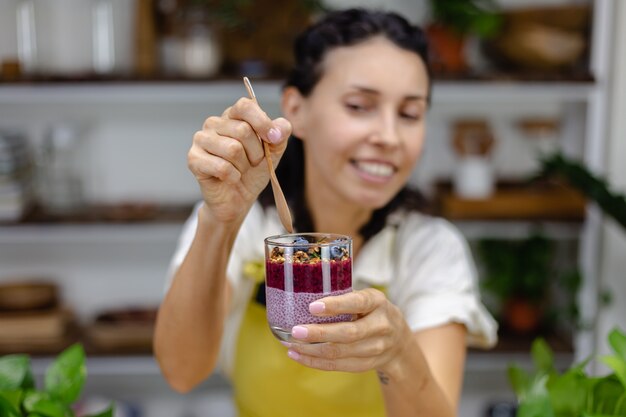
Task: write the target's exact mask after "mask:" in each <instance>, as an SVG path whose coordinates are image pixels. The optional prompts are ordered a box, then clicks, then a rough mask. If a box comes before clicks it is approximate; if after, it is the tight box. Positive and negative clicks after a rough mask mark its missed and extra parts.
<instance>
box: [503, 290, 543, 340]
mask: <svg viewBox="0 0 626 417" xmlns="http://www.w3.org/2000/svg"><path fill="white" fill-rule="evenodd" d="M542 317H543V308H542V307H541V306H540V305H539V304H538V303H535V302H532V301H530V300H527V299H524V298H512V299H510V300H507V301H506V303H505V304H504V310H503V320H504V324H505V325H506V326H507V327H508V328H509V329H510V330H511V331H513V332H515V333H518V334H529V333H533V332H534V331H536V330H537V329H538V328H539V325H540V324H541V319H542Z"/></svg>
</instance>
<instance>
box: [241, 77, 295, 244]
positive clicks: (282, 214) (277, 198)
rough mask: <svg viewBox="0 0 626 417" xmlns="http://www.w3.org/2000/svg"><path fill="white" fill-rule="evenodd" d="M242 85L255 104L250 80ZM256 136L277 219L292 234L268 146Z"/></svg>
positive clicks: (289, 216)
mask: <svg viewBox="0 0 626 417" xmlns="http://www.w3.org/2000/svg"><path fill="white" fill-rule="evenodd" d="M243 83H244V84H245V86H246V90H248V95H249V96H250V98H251V99H252V100H254V102H255V103H257V100H256V95H255V94H254V90H253V89H252V84H250V80H249V79H248V77H243ZM255 133H256V132H255ZM256 136H257V138H259V140H260V141H261V143H262V144H263V151H264V152H265V159H266V160H267V168H268V169H269V171H270V182H271V183H272V192H273V193H274V202H275V203H276V209H277V210H278V217H279V218H280V222H281V223H282V224H283V227H284V228H285V229H286V230H287V232H289V233H293V222H292V220H291V213H290V212H289V206H288V205H287V200H285V195H284V194H283V190H282V189H281V188H280V184H279V183H278V178H276V173H275V172H274V164H273V162H272V157H271V155H270V148H269V145H268V143H267V142H266V141H264V140H263V139H261V137H260V136H259V134H258V133H257V134H256Z"/></svg>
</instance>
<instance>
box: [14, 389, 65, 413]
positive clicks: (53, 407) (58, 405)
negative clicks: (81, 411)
mask: <svg viewBox="0 0 626 417" xmlns="http://www.w3.org/2000/svg"><path fill="white" fill-rule="evenodd" d="M24 409H25V410H26V411H27V412H28V413H35V414H41V415H42V416H44V417H70V416H71V415H72V413H71V411H70V409H69V408H68V406H67V405H66V404H64V403H63V402H62V401H61V400H59V399H57V398H55V397H53V396H52V395H51V394H49V393H47V392H39V391H30V392H28V393H26V397H25V398H24Z"/></svg>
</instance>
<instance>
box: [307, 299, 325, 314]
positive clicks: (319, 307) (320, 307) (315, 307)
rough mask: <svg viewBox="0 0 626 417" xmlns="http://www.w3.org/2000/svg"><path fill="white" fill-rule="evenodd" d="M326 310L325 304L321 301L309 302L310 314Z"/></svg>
mask: <svg viewBox="0 0 626 417" xmlns="http://www.w3.org/2000/svg"><path fill="white" fill-rule="evenodd" d="M324 310H326V304H324V303H323V302H321V301H314V302H312V303H311V304H309V311H310V312H311V314H318V313H323V312H324Z"/></svg>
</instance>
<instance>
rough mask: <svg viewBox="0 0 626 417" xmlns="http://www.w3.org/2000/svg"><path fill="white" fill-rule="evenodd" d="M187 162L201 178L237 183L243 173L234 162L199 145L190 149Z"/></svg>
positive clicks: (192, 170)
mask: <svg viewBox="0 0 626 417" xmlns="http://www.w3.org/2000/svg"><path fill="white" fill-rule="evenodd" d="M187 163H188V165H189V169H190V170H191V172H193V173H194V175H196V177H198V178H199V179H202V178H217V179H219V180H221V181H224V182H226V183H228V184H235V183H237V182H238V181H239V180H240V179H241V173H240V172H239V171H238V170H237V168H235V166H234V165H233V164H231V163H230V162H229V161H227V160H225V159H223V158H220V157H218V156H215V155H211V154H210V153H208V152H206V151H204V150H202V149H200V148H199V147H197V146H194V147H192V149H191V150H190V151H189V154H188V156H187Z"/></svg>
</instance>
